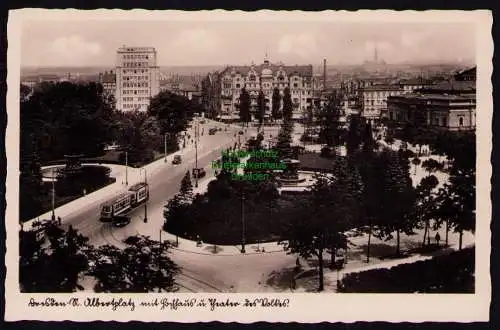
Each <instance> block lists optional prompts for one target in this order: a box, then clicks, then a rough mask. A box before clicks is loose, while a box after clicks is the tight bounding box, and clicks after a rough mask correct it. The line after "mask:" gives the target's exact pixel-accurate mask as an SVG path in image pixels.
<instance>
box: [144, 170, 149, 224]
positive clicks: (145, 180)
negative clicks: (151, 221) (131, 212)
mask: <svg viewBox="0 0 500 330" xmlns="http://www.w3.org/2000/svg"><path fill="white" fill-rule="evenodd" d="M144 183H146V184H147V183H148V174H147V172H146V168H145V167H144ZM147 222H148V200H147V199H146V202H145V203H144V223H147Z"/></svg>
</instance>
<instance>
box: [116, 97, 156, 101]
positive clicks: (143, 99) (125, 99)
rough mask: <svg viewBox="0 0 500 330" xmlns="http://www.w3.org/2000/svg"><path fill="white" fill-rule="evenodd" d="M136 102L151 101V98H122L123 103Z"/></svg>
mask: <svg viewBox="0 0 500 330" xmlns="http://www.w3.org/2000/svg"><path fill="white" fill-rule="evenodd" d="M134 100H137V101H149V100H150V98H149V97H142V96H139V97H127V96H124V97H122V101H123V102H133V101H134Z"/></svg>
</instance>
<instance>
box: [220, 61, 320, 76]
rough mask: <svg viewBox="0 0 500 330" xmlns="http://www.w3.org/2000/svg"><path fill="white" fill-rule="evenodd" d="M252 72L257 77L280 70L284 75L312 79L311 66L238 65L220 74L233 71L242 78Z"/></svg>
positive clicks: (229, 67)
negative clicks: (267, 71) (266, 71)
mask: <svg viewBox="0 0 500 330" xmlns="http://www.w3.org/2000/svg"><path fill="white" fill-rule="evenodd" d="M252 69H253V70H254V71H255V73H256V74H257V75H260V74H261V72H263V70H264V69H269V70H271V72H272V73H274V72H277V71H279V70H280V69H282V70H283V71H284V72H285V73H286V75H288V76H291V75H293V74H298V75H300V76H306V77H312V74H313V66H312V64H309V65H283V64H274V63H269V64H265V63H263V64H259V65H239V66H228V67H226V68H225V69H224V70H223V71H222V72H221V74H222V75H224V74H226V73H231V72H232V71H233V70H234V71H235V72H236V73H237V74H238V73H239V74H242V75H244V76H246V75H248V73H249V72H250V70H252Z"/></svg>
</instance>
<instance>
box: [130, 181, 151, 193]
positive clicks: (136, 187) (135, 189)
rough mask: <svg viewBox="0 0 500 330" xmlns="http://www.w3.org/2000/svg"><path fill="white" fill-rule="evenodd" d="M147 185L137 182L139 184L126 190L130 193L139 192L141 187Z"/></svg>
mask: <svg viewBox="0 0 500 330" xmlns="http://www.w3.org/2000/svg"><path fill="white" fill-rule="evenodd" d="M147 185H148V184H147V183H145V182H139V183H136V184H134V185H133V186H130V188H128V190H130V191H137V190H139V189H141V188H142V187H144V186H147Z"/></svg>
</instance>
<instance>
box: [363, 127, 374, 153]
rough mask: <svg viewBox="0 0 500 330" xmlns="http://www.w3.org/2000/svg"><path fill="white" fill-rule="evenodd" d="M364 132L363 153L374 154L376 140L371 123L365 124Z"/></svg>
mask: <svg viewBox="0 0 500 330" xmlns="http://www.w3.org/2000/svg"><path fill="white" fill-rule="evenodd" d="M364 126H365V127H364V131H363V151H364V152H373V149H375V140H374V139H373V131H372V125H371V123H370V122H368V123H365V125H364Z"/></svg>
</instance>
